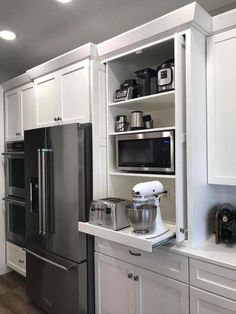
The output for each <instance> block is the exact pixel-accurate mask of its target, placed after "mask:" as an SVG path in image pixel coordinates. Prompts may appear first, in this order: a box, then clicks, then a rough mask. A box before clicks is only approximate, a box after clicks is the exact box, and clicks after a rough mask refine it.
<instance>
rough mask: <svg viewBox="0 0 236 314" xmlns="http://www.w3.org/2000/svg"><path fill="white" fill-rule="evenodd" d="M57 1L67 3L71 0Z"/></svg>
mask: <svg viewBox="0 0 236 314" xmlns="http://www.w3.org/2000/svg"><path fill="white" fill-rule="evenodd" d="M57 1H58V2H61V3H68V2H71V0H57Z"/></svg>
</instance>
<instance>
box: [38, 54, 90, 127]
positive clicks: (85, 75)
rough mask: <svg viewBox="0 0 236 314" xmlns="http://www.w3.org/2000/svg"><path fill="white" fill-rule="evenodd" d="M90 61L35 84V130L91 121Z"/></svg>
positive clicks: (82, 62) (75, 65) (43, 77)
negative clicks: (36, 128)
mask: <svg viewBox="0 0 236 314" xmlns="http://www.w3.org/2000/svg"><path fill="white" fill-rule="evenodd" d="M89 62H90V61H89V60H88V59H87V60H84V61H81V62H78V63H76V64H73V65H71V66H68V67H65V68H63V69H62V70H59V71H57V72H53V73H50V74H48V75H45V76H42V77H40V78H38V79H36V80H35V81H34V88H35V100H36V117H37V127H43V126H50V125H55V124H58V123H73V122H89V121H90V120H91V119H90V85H89V84H90V75H89V68H90V67H89Z"/></svg>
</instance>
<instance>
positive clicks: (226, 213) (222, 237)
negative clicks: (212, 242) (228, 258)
mask: <svg viewBox="0 0 236 314" xmlns="http://www.w3.org/2000/svg"><path fill="white" fill-rule="evenodd" d="M215 236H216V243H217V244H218V243H220V242H223V243H225V244H234V243H236V209H235V208H234V207H233V205H231V204H228V203H224V204H221V205H219V207H218V210H217V212H216V216H215Z"/></svg>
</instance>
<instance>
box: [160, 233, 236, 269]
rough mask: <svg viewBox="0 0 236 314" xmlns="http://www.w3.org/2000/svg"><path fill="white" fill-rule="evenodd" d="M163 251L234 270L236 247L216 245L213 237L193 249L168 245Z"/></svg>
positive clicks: (235, 265) (235, 266) (235, 267)
mask: <svg viewBox="0 0 236 314" xmlns="http://www.w3.org/2000/svg"><path fill="white" fill-rule="evenodd" d="M163 249H167V250H170V251H171V252H173V253H177V254H181V255H185V256H188V257H192V258H196V259H199V260H202V261H205V262H208V263H212V264H215V265H219V266H223V267H227V268H231V269H234V270H236V245H233V246H227V245H225V244H223V243H220V244H216V243H215V237H214V236H212V237H211V238H210V239H209V240H208V241H206V242H204V243H202V244H201V245H198V246H196V247H194V248H191V247H187V246H176V245H174V244H171V243H169V244H166V245H165V246H163Z"/></svg>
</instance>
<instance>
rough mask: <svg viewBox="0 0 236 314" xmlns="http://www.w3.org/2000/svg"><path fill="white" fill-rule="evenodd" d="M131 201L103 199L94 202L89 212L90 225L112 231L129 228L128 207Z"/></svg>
mask: <svg viewBox="0 0 236 314" xmlns="http://www.w3.org/2000/svg"><path fill="white" fill-rule="evenodd" d="M131 203H132V202H131V201H129V200H125V199H122V198H114V197H113V198H112V197H109V198H103V199H99V200H95V201H92V203H91V206H90V211H89V223H91V224H93V225H98V226H101V227H104V228H108V229H111V230H120V229H123V228H126V227H129V222H128V219H127V216H126V206H127V205H131Z"/></svg>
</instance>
